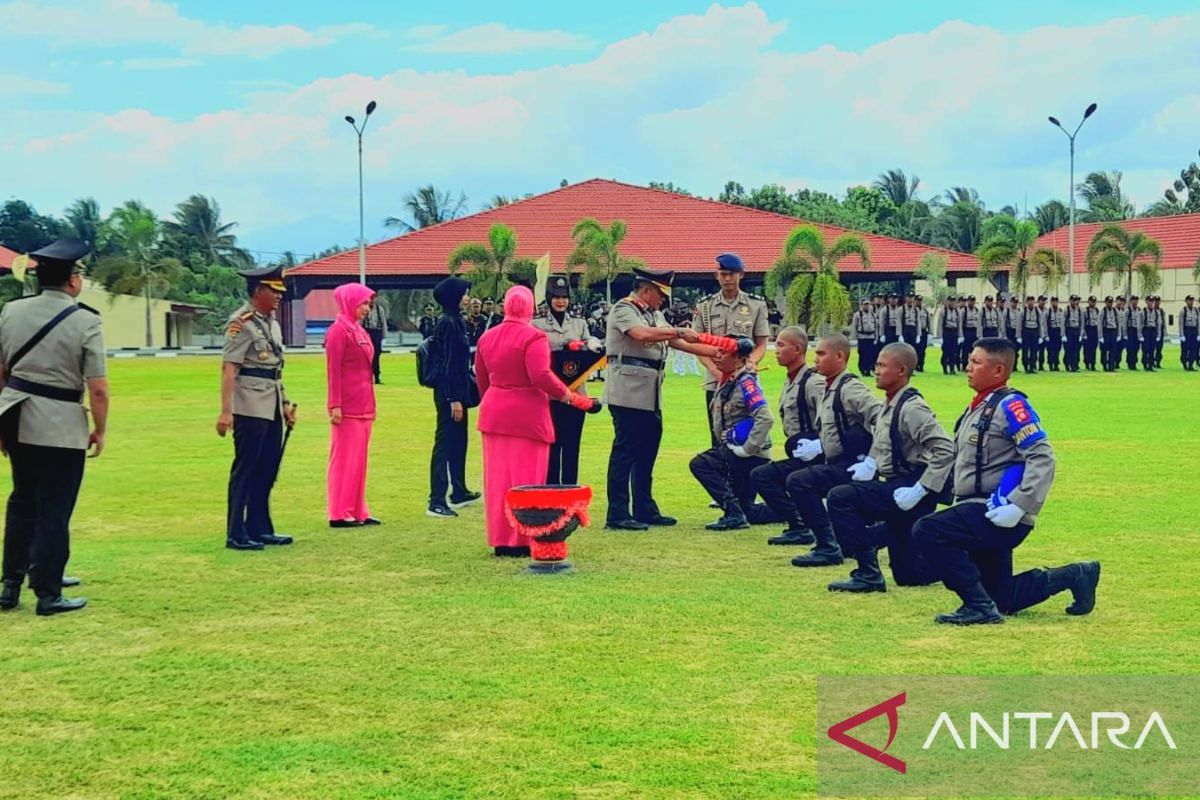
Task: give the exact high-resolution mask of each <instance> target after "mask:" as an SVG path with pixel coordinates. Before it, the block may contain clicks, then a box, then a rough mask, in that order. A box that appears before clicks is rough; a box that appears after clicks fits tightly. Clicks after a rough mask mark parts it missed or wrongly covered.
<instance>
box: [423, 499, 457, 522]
mask: <svg viewBox="0 0 1200 800" xmlns="http://www.w3.org/2000/svg"><path fill="white" fill-rule="evenodd" d="M425 516H427V517H441V518H442V519H450V518H452V517H457V516H458V513H457V512H456V511H454V510H453V509H451V508H450V507H449V506H444V505H441V504H440V503H435V504H433V505H431V506H430V507H429V508H427V509H425Z"/></svg>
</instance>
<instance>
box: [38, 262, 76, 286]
mask: <svg viewBox="0 0 1200 800" xmlns="http://www.w3.org/2000/svg"><path fill="white" fill-rule="evenodd" d="M75 269H76V268H75V265H74V264H64V263H62V262H47V263H42V264H38V265H37V270H36V271H35V273H34V274H35V275H36V276H37V285H38V288H39V289H61V288H62V287H64V286H66V285H67V283H68V282H69V281H70V280H71V275H73V274H74V273H75Z"/></svg>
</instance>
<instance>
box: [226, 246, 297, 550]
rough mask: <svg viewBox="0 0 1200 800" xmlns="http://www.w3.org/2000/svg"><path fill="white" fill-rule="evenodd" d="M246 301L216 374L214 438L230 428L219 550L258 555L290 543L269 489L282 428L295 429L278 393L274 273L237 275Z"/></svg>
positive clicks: (279, 344) (291, 409) (278, 284)
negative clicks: (281, 532) (278, 524)
mask: <svg viewBox="0 0 1200 800" xmlns="http://www.w3.org/2000/svg"><path fill="white" fill-rule="evenodd" d="M241 275H242V277H244V278H245V279H246V282H247V284H248V288H249V292H250V300H249V302H247V303H246V304H245V305H244V306H242V307H241V308H239V309H238V310H237V311H235V312H233V314H232V315H231V316H230V317H229V323H228V325H227V326H226V328H225V350H224V353H223V354H222V359H223V361H224V363H223V365H222V368H221V415H220V416H219V417H217V434H218V435H220V436H224V435H225V434H226V433H227V432H228V431H229V430H230V429H232V430H233V452H234V456H233V467H232V469H231V470H230V472H229V514H228V522H227V528H226V532H225V546H226V547H228V548H229V549H230V550H262V549H263V545H284V544H291V543H292V537H290V536H278V535H276V533H275V525H274V523H273V522H272V521H271V489H272V487H273V486H274V485H275V478H276V477H277V476H278V475H279V461H280V459H281V458H282V457H283V432H284V426H285V425H286V426H287V427H288V428H291V427H292V426H293V425H295V424H296V407H295V406H294V405H292V404H291V403H290V402H288V399H287V393H286V392H285V391H284V388H283V331H282V330H281V329H280V327H279V322H278V321H277V320H276V319H275V311H276V309H278V308H279V301H280V300H281V299H282V297H283V294H284V292H285V291H286V289H285V287H284V283H283V269H282V268H281V267H261V268H257V269H249V270H242V271H241Z"/></svg>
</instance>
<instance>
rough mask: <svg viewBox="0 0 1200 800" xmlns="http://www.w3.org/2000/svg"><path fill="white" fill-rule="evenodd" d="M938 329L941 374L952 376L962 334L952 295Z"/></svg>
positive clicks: (956, 303) (956, 369) (956, 365)
mask: <svg viewBox="0 0 1200 800" xmlns="http://www.w3.org/2000/svg"><path fill="white" fill-rule="evenodd" d="M938 327H939V328H940V329H941V331H942V374H943V375H953V374H954V373H956V372H958V340H959V337H960V335H961V332H962V315H961V314H959V313H958V301H957V300H956V299H955V297H954V295H950V296H949V297H947V298H946V302H945V303H944V304H943V305H942V312H941V314H940V322H939V324H938ZM863 374H864V375H865V374H866V371H865V370H864V371H863Z"/></svg>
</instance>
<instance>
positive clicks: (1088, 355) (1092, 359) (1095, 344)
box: [1083, 328, 1108, 370]
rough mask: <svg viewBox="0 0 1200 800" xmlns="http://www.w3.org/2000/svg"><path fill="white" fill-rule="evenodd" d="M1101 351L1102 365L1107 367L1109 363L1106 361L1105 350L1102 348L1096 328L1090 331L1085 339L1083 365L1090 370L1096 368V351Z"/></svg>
mask: <svg viewBox="0 0 1200 800" xmlns="http://www.w3.org/2000/svg"><path fill="white" fill-rule="evenodd" d="M1097 350H1100V364H1101V366H1104V367H1107V366H1108V362H1107V361H1105V359H1104V350H1103V349H1102V348H1101V347H1100V334H1098V333H1097V332H1096V330H1095V329H1094V328H1092V329H1089V330H1088V332H1087V334H1086V335H1085V336H1084V338H1083V363H1084V366H1086V367H1087V368H1088V369H1091V370H1094V369H1095V368H1096V351H1097Z"/></svg>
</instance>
